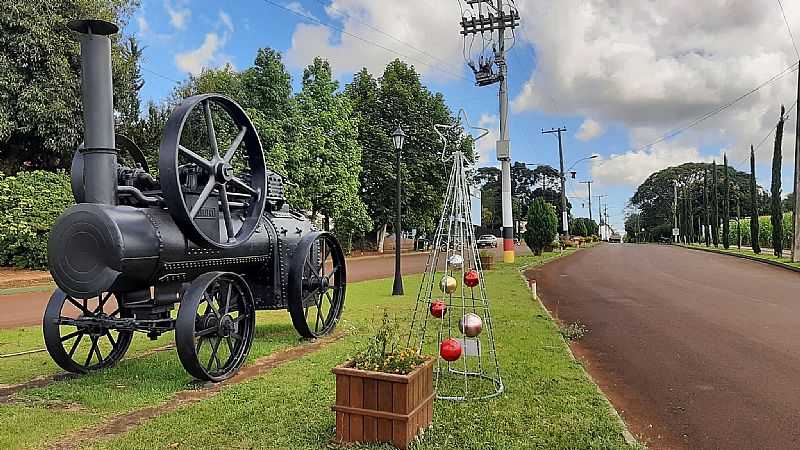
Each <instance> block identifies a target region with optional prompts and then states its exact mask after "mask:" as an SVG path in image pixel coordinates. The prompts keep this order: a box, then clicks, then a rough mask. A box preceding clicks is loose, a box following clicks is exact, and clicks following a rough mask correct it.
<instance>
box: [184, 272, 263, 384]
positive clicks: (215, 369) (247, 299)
mask: <svg viewBox="0 0 800 450" xmlns="http://www.w3.org/2000/svg"><path fill="white" fill-rule="evenodd" d="M255 320H256V311H255V305H254V304H253V294H252V293H251V292H250V288H249V287H248V285H247V283H246V282H245V281H244V279H242V277H240V276H239V275H236V274H234V273H229V272H208V273H205V274H203V275H201V276H199V277H197V279H195V280H194V281H193V282H192V284H191V285H190V286H189V288H188V289H187V290H186V292H185V293H184V295H183V298H182V299H181V306H180V309H179V310H178V320H177V321H176V323H175V345H176V347H177V349H178V356H179V357H180V360H181V363H182V364H183V367H184V369H186V371H187V372H189V373H190V374H191V375H193V376H194V377H195V378H197V379H200V380H206V381H215V382H216V381H222V380H225V379H227V378H230V377H231V376H233V375H234V374H235V373H236V372H237V371H238V370H239V367H241V365H242V364H243V363H244V361H245V359H247V355H248V353H249V352H250V346H251V345H252V343H253V337H254V335H255Z"/></svg>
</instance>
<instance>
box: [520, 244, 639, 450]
mask: <svg viewBox="0 0 800 450" xmlns="http://www.w3.org/2000/svg"><path fill="white" fill-rule="evenodd" d="M597 246H598V245H597V244H595V245H592V246H591V247H588V248H579V249H577V250H575V251H574V252H572V254H570V255H566V256H559V257H557V258H548V259H546V260H544V261H542V262H541V264H536V263H531V264H528V265H525V266H522V267H520V268H519V269H517V271H518V273H519V276H520V278H522V281H523V282H524V283H525V285H526V286H530V284H529V283H528V278H527V277H526V276H525V271H526V270H527V269H529V268H531V267H539V266H543V265H545V264H547V263H548V262H550V261H553V260H557V259H561V258H568V257H570V256H572V255H574V254H576V253H578V252H579V251H580V250H590V249H592V248H594V247H597ZM530 294H531V298H532V299H533V300H534V301H536V302H538V303H539V306H541V307H542V310H543V311H544V312H545V314H547V317H548V318H549V319H550V321H551V322H553V323H554V324H556V326H558V321H557V320H556V319H555V317H553V314H551V313H550V310H549V309H547V307H546V306H544V303H543V302H542V299H541V297H539V296H538V295H537V294H536V293H534V292H533V291H531V293H530ZM561 341H562V342H563V343H564V347H566V350H567V353H568V354H569V357H570V358H571V359H572V360H573V361H577V362H579V363H580V362H581V361H579V360H578V359H577V358H576V357H575V354H574V353H573V352H572V348H570V346H569V343H568V342H567V340H566V339H564V337H563V336H562V337H561ZM581 369H582V370H583V373H584V374H585V375H586V378H588V379H589V381H591V382H592V384H593V385H594V387H595V388H596V389H597V391H598V392H600V394H602V396H603V400H605V402H606V405H608V410H609V411H610V412H611V415H612V416H614V417H615V418H616V419H617V421H618V422H619V424H620V426H621V427H622V438H623V439H625V443H626V444H628V445H630V446H632V447H636V446H641V445H642V444H641V443H640V442H639V441H637V440H636V437H635V436H634V435H633V433H631V431H630V430H629V429H628V424H627V423H625V419H623V418H622V416H621V415H620V414H619V411H617V408H615V407H614V405H613V404H612V403H611V401H610V400H609V399H608V396H607V395H606V393H605V392H603V390H602V389H600V386H599V385H598V384H597V382H596V381H595V380H594V378H592V375H591V374H590V373H589V371H587V370H586V367H585V366H584V365H583V363H581Z"/></svg>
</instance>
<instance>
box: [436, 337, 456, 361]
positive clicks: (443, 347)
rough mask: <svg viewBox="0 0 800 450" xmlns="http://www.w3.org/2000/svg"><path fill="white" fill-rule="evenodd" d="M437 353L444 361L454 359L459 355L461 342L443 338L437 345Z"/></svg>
mask: <svg viewBox="0 0 800 450" xmlns="http://www.w3.org/2000/svg"><path fill="white" fill-rule="evenodd" d="M439 355H441V357H442V359H444V360H445V361H451V362H452V361H455V360H457V359H458V358H460V357H461V343H459V342H458V341H457V340H455V339H452V338H450V339H445V340H443V341H442V343H441V344H440V345H439Z"/></svg>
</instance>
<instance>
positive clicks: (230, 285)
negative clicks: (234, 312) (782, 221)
mask: <svg viewBox="0 0 800 450" xmlns="http://www.w3.org/2000/svg"><path fill="white" fill-rule="evenodd" d="M231 293H233V283H228V296H227V297H226V299H225V312H224V313H223V314H222V315H223V316H227V315H228V313H229V312H231Z"/></svg>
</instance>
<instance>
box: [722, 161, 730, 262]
mask: <svg viewBox="0 0 800 450" xmlns="http://www.w3.org/2000/svg"><path fill="white" fill-rule="evenodd" d="M722 161H723V167H724V168H725V173H724V174H723V175H724V176H723V180H724V181H723V182H724V183H725V185H724V187H723V189H722V192H723V194H724V195H725V198H723V199H722V246H723V247H724V248H725V250H727V249H728V247H730V246H731V237H730V231H731V229H730V227H731V183H730V178H729V177H728V155H727V154H725V155H723V156H722Z"/></svg>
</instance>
